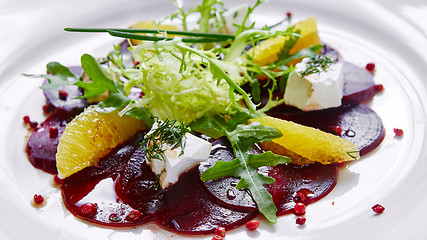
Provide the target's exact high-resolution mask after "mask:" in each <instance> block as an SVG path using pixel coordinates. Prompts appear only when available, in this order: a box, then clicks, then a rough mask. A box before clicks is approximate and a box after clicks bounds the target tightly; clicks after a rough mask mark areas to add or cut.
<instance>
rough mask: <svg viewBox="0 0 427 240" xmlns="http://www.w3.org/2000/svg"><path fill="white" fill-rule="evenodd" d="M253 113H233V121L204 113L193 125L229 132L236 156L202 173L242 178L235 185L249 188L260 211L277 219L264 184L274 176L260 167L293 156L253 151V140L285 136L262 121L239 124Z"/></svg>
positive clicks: (211, 176) (205, 177) (208, 177)
mask: <svg viewBox="0 0 427 240" xmlns="http://www.w3.org/2000/svg"><path fill="white" fill-rule="evenodd" d="M250 116H251V115H250V114H247V113H244V112H242V113H239V114H238V115H237V116H231V119H232V121H230V120H226V118H222V117H220V116H216V117H204V118H202V119H199V121H198V122H196V123H194V124H193V125H192V126H191V127H192V129H193V130H195V131H204V132H205V133H206V132H215V133H217V135H216V136H221V135H223V136H226V137H227V138H228V139H229V141H230V143H231V146H232V148H233V151H234V155H235V156H236V158H235V159H234V160H232V161H231V162H224V161H218V162H217V163H216V164H215V165H214V166H213V167H211V168H209V169H208V170H206V171H205V172H204V173H203V174H202V176H201V179H202V180H203V181H208V180H215V179H219V178H222V177H228V176H233V177H238V178H240V181H239V182H238V184H237V186H236V188H237V189H248V190H249V191H250V193H251V195H252V198H253V199H254V201H255V203H256V204H257V207H258V209H259V211H260V212H261V213H262V214H263V215H264V216H265V217H266V218H267V219H268V220H269V221H270V222H272V223H275V222H277V217H276V212H277V208H276V206H275V205H274V202H273V198H272V196H271V194H270V193H269V192H268V191H267V189H266V188H265V187H264V185H266V184H272V183H274V181H275V180H274V179H273V178H270V177H266V176H264V175H262V174H260V173H258V171H257V170H258V168H259V167H262V166H276V165H278V164H285V163H289V162H290V161H291V160H290V158H288V157H285V156H281V155H276V154H274V153H272V152H270V151H268V152H265V153H262V154H259V155H255V154H250V152H251V150H252V148H253V146H254V144H256V143H259V142H264V141H271V140H272V139H275V138H278V137H281V136H282V134H281V132H280V131H279V130H278V129H276V128H274V127H269V126H264V125H261V124H259V123H252V124H249V125H245V124H238V123H239V122H240V123H246V121H247V120H246V119H247V118H248V117H250ZM252 117H253V116H252ZM227 119H228V118H227ZM208 129H209V130H208Z"/></svg>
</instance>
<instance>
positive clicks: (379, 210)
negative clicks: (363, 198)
mask: <svg viewBox="0 0 427 240" xmlns="http://www.w3.org/2000/svg"><path fill="white" fill-rule="evenodd" d="M372 210H373V211H374V212H375V213H377V214H381V213H383V212H384V210H385V208H384V207H383V206H381V205H379V204H375V205H374V206H373V207H372Z"/></svg>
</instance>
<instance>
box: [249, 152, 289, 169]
mask: <svg viewBox="0 0 427 240" xmlns="http://www.w3.org/2000/svg"><path fill="white" fill-rule="evenodd" d="M291 161H292V160H291V159H290V158H289V157H286V156H282V155H277V154H274V153H273V152H271V151H267V152H264V153H261V154H249V156H248V164H249V166H251V167H253V168H256V169H258V168H260V167H262V166H277V165H279V164H285V163H290V162H291Z"/></svg>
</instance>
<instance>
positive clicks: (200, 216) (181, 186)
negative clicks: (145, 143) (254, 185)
mask: <svg viewBox="0 0 427 240" xmlns="http://www.w3.org/2000/svg"><path fill="white" fill-rule="evenodd" d="M116 192H117V194H118V196H120V198H121V199H122V200H123V201H124V202H125V203H127V204H129V205H130V206H131V207H133V208H135V209H138V210H139V211H141V212H145V213H147V214H151V215H152V216H153V217H154V218H155V220H156V221H157V222H158V223H159V224H160V225H161V226H163V227H164V228H165V229H167V230H170V231H174V232H179V233H186V234H205V233H212V232H214V231H215V229H216V228H217V227H220V226H222V227H225V228H227V229H231V228H235V227H238V226H240V225H242V224H244V223H245V222H247V221H248V220H250V219H252V218H254V217H255V216H256V215H257V213H258V211H257V210H256V208H252V209H245V208H239V209H237V208H233V207H230V205H227V204H223V203H222V202H220V201H219V202H218V201H216V200H215V199H212V198H211V195H210V194H209V193H208V192H207V191H206V189H205V188H204V187H203V186H202V183H201V180H200V175H199V173H198V168H197V167H195V168H193V169H192V170H189V171H188V172H186V173H184V174H182V175H181V177H180V179H179V181H178V182H177V183H176V184H174V185H172V186H170V187H169V188H167V189H165V190H162V189H160V188H156V175H155V174H154V173H153V172H152V171H151V169H150V167H148V165H147V164H146V163H145V153H144V151H143V150H142V148H139V149H138V150H137V151H135V153H134V154H133V156H132V157H131V159H130V160H129V162H128V163H127V165H126V168H125V169H124V171H122V173H121V175H120V177H119V178H118V179H117V184H116Z"/></svg>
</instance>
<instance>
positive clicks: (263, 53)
mask: <svg viewBox="0 0 427 240" xmlns="http://www.w3.org/2000/svg"><path fill="white" fill-rule="evenodd" d="M295 30H300V31H301V32H300V35H301V37H300V38H299V39H298V40H297V42H296V43H295V45H294V47H293V48H292V49H291V50H290V54H295V53H297V52H299V51H300V50H301V49H304V48H307V47H310V46H314V45H318V44H321V41H320V37H319V33H318V32H317V22H316V18H315V17H310V18H307V19H305V20H303V21H300V22H298V23H296V24H295ZM286 40H288V38H287V37H284V36H279V37H276V38H270V39H267V40H265V41H264V42H262V43H261V44H259V45H257V46H255V47H254V48H252V49H249V51H248V54H249V55H250V56H253V59H254V61H255V63H258V64H260V65H261V66H264V65H267V64H268V63H272V62H275V61H277V60H278V59H279V58H278V56H277V55H278V54H279V53H280V51H281V50H282V48H283V45H284V44H285V41H286ZM291 64H293V65H295V64H296V62H292V63H291Z"/></svg>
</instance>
